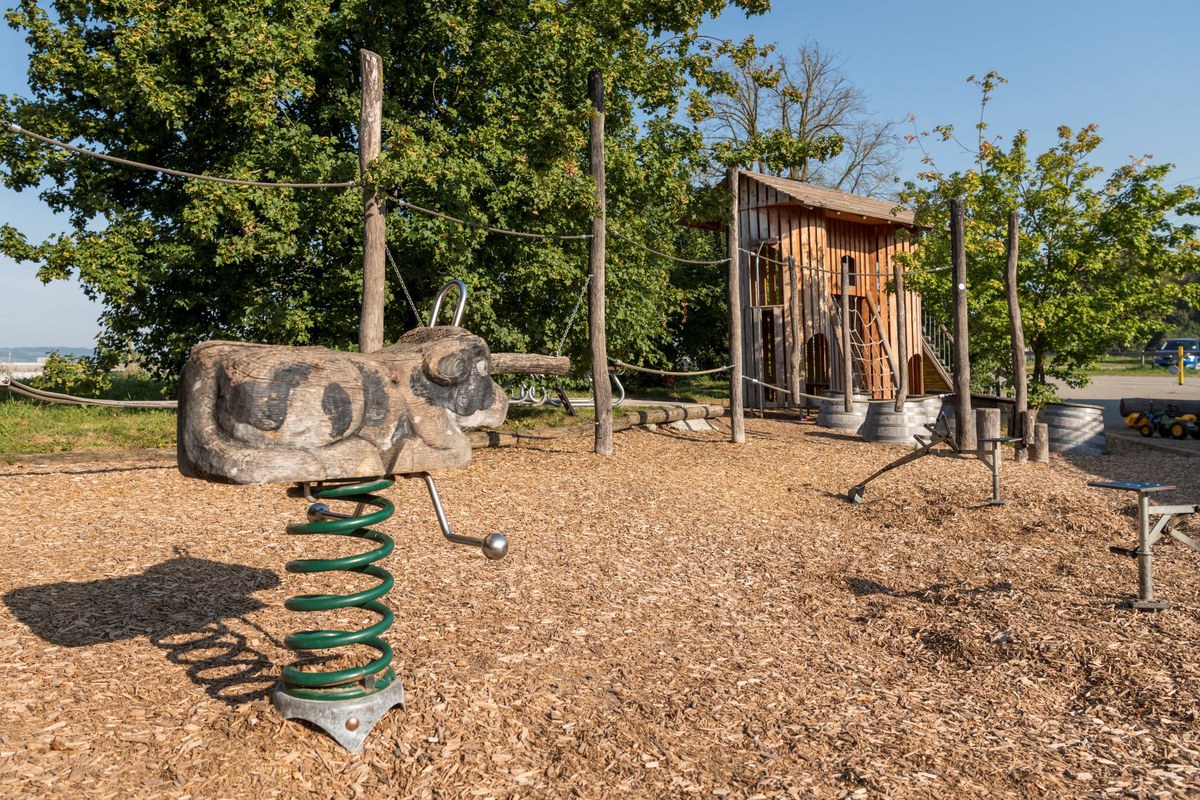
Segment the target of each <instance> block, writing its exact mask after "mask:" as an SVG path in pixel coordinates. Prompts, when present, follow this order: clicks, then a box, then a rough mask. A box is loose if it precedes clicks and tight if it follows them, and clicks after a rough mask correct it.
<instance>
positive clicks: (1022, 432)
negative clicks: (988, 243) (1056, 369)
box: [1004, 210, 1033, 461]
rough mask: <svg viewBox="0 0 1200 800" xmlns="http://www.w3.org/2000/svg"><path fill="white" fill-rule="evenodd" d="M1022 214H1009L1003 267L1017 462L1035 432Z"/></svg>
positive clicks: (1026, 451)
mask: <svg viewBox="0 0 1200 800" xmlns="http://www.w3.org/2000/svg"><path fill="white" fill-rule="evenodd" d="M1020 222H1021V215H1020V212H1018V211H1015V210H1014V211H1013V212H1012V213H1011V214H1009V215H1008V262H1007V263H1006V265H1005V268H1004V293H1005V295H1007V297H1008V319H1009V327H1010V329H1011V331H1012V375H1011V376H1010V378H1011V380H1012V383H1013V386H1014V387H1015V389H1016V401H1017V404H1016V407H1015V408H1014V409H1013V415H1012V428H1011V430H1009V434H1010V435H1012V436H1020V437H1021V438H1022V440H1023V441H1021V442H1018V443H1017V453H1016V458H1017V461H1025V460H1026V459H1027V458H1028V457H1029V451H1028V450H1027V449H1026V448H1028V447H1029V445H1031V444H1032V443H1033V431H1031V430H1026V429H1025V428H1024V427H1022V426H1023V423H1024V420H1025V412H1026V411H1028V410H1029V378H1028V377H1027V376H1026V374H1025V369H1026V367H1025V329H1024V328H1023V326H1022V325H1021V301H1020V298H1019V297H1018V296H1017V247H1018V231H1019V230H1020Z"/></svg>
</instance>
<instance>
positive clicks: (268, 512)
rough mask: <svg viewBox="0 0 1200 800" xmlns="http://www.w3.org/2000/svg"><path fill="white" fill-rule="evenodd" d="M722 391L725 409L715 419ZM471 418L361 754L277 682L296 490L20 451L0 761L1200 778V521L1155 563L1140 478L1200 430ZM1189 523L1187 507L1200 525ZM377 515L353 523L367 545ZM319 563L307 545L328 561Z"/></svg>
mask: <svg viewBox="0 0 1200 800" xmlns="http://www.w3.org/2000/svg"><path fill="white" fill-rule="evenodd" d="M719 424H720V423H719ZM747 428H748V431H749V434H750V439H749V442H748V444H747V445H745V446H742V447H738V446H734V445H731V444H729V443H728V434H727V432H725V431H716V432H712V433H691V432H686V433H684V432H677V431H668V430H666V429H662V430H657V431H650V430H645V429H636V430H631V431H627V432H624V433H621V434H619V435H618V436H617V437H616V454H615V456H613V457H612V458H610V459H603V458H598V457H596V456H593V455H591V454H590V452H589V449H590V440H584V439H580V438H563V439H557V440H553V441H546V442H540V443H531V444H527V445H524V446H521V447H516V448H507V449H500V450H486V451H477V452H476V453H475V456H474V461H473V462H472V464H471V465H470V466H469V467H468V468H466V469H463V470H458V471H451V472H446V473H445V474H444V475H442V476H439V485H440V488H441V492H442V497H443V500H444V501H445V503H446V508H447V512H448V514H449V516H450V521H451V523H452V524H453V525H454V527H455V528H456V530H457V531H458V532H460V533H466V534H472V535H481V534H486V533H488V532H491V531H495V530H499V531H504V532H505V533H507V534H508V536H509V539H510V542H511V552H510V554H509V557H508V558H507V559H506V560H504V561H501V562H494V563H493V562H488V561H486V560H484V559H483V558H482V557H481V556H480V555H479V554H478V552H476V551H472V550H470V549H467V548H463V547H458V546H454V545H450V544H448V543H446V542H445V541H444V540H443V539H442V537H441V535H440V533H439V532H438V529H437V527H436V522H435V520H434V517H433V512H432V509H431V507H430V505H429V502H428V498H427V496H426V495H425V494H424V487H423V486H422V485H420V484H419V483H417V482H415V481H409V480H400V481H398V482H397V485H396V486H395V487H393V488H392V489H390V490H388V491H387V492H386V494H387V496H388V497H390V498H391V499H393V500H394V501H395V502H396V504H397V507H398V509H399V512H398V513H397V515H396V517H395V518H393V520H392V521H390V522H389V523H387V525H386V526H385V529H386V530H387V531H388V532H390V533H392V534H394V535H395V536H396V538H397V541H398V545H397V550H396V553H395V555H394V556H393V557H392V558H391V559H389V561H388V562H387V563H388V564H389V566H390V568H391V570H392V571H393V572H394V573H395V574H396V577H397V587H396V590H395V591H394V592H393V593H392V594H391V595H390V596H389V603H390V605H391V606H392V607H393V608H394V609H395V610H396V612H397V623H396V625H395V627H394V628H393V629H392V631H391V632H390V633H389V634H388V639H389V640H390V641H391V642H392V644H393V645H394V647H395V650H396V654H397V660H396V664H397V670H398V672H399V674H400V675H401V677H402V679H403V681H404V684H405V688H406V691H407V695H408V708H407V710H404V709H400V708H397V709H394V710H393V711H392V712H391V713H389V714H388V715H387V716H385V717H384V719H383V720H382V721H381V722H380V724H379V725H378V726H377V727H376V728H375V730H374V732H373V733H372V734H371V736H370V738H369V739H368V740H367V745H366V749H365V751H364V752H362V753H360V754H351V753H347V752H345V751H344V750H342V749H341V748H340V747H339V746H338V745H337V744H335V743H334V742H333V741H332V740H330V739H329V738H328V737H326V736H324V735H323V734H321V733H319V732H317V731H316V730H314V729H311V728H309V727H306V726H305V725H303V724H300V723H296V722H283V721H281V720H280V719H279V718H278V716H277V714H276V713H275V712H274V710H273V708H272V707H271V705H270V701H269V692H270V690H271V688H272V686H273V684H274V683H275V681H276V680H277V676H278V671H279V668H280V666H282V665H284V664H287V663H289V662H291V661H292V655H291V654H290V653H289V652H288V651H287V650H286V649H284V648H283V647H282V645H281V640H282V638H283V636H284V635H285V634H287V633H290V632H291V631H294V630H297V629H302V628H307V627H312V626H313V622H312V619H311V615H308V616H306V615H300V614H295V613H292V612H289V611H286V610H284V609H283V607H282V604H283V600H284V598H285V597H287V596H290V595H294V594H300V593H303V592H305V591H313V590H314V589H316V588H317V587H318V586H319V587H320V588H322V589H324V588H333V587H337V586H340V585H342V581H341V580H339V578H338V577H337V576H325V578H324V579H323V580H324V582H321V580H322V579H309V578H302V577H300V576H294V575H288V574H286V573H284V572H283V564H284V563H285V562H286V561H288V560H289V559H292V558H296V557H303V556H313V555H318V554H325V553H329V552H332V550H331V549H330V545H328V544H326V543H325V542H321V541H316V540H314V539H313V538H307V539H306V538H304V537H292V536H286V535H284V533H283V528H284V526H285V525H286V524H287V523H288V522H295V521H301V520H302V518H303V512H304V508H305V502H304V501H303V500H299V499H294V498H288V497H286V496H285V494H284V490H283V487H280V486H266V487H233V486H218V485H210V484H206V483H203V482H199V481H193V480H187V479H184V478H182V477H180V476H179V474H178V473H177V472H176V471H175V470H174V468H173V467H172V466H171V465H169V464H162V463H145V464H138V463H120V464H92V465H82V464H77V465H70V464H68V465H48V466H41V467H39V466H38V465H36V464H28V463H22V464H17V465H9V466H3V467H0V509H2V511H3V513H2V514H0V553H2V554H3V557H2V558H0V598H2V600H3V603H2V604H0V675H2V676H3V681H2V682H0V721H2V723H0V797H87V798H109V797H112V798H129V797H139V798H140V797H147V798H149V797H153V798H225V797H228V798H269V797H322V798H324V797H339V798H357V797H404V798H407V797H412V798H489V797H490V798H568V797H582V798H673V797H696V798H713V797H715V798H725V797H730V798H757V799H758V800H762V799H763V798H796V797H800V798H803V797H817V798H841V797H850V798H874V797H890V798H926V797H956V798H962V797H1029V798H1034V797H1037V798H1040V797H1067V796H1069V797H1139V798H1150V797H1187V796H1191V797H1195V796H1197V795H1198V794H1200V719H1198V716H1197V714H1198V711H1200V648H1198V643H1200V554H1197V553H1193V552H1191V551H1189V550H1186V549H1185V548H1183V547H1182V546H1179V545H1177V544H1174V543H1164V544H1161V545H1160V546H1159V547H1158V549H1157V558H1156V568H1157V570H1156V587H1157V589H1158V593H1159V594H1160V595H1161V596H1163V597H1165V598H1166V599H1169V600H1170V601H1171V602H1172V603H1173V607H1172V608H1171V609H1170V610H1168V611H1165V612H1161V613H1137V612H1133V611H1130V610H1127V609H1125V608H1122V607H1121V603H1122V601H1126V600H1128V599H1129V598H1130V597H1131V596H1132V594H1133V593H1134V591H1135V590H1136V586H1137V570H1136V565H1135V563H1134V561H1133V560H1132V559H1130V558H1127V557H1122V556H1117V555H1113V554H1110V553H1109V552H1108V548H1109V546H1111V545H1121V546H1132V545H1133V544H1134V529H1135V528H1134V526H1135V520H1134V516H1133V508H1134V503H1133V496H1132V495H1127V494H1125V493H1120V492H1109V491H1103V490H1099V489H1093V488H1088V487H1087V486H1086V482H1087V481H1088V480H1093V479H1121V480H1150V481H1171V482H1178V483H1179V484H1180V490H1179V491H1178V492H1174V493H1171V494H1169V495H1166V496H1160V498H1159V499H1161V500H1163V501H1170V502H1185V501H1189V500H1190V501H1200V476H1197V474H1196V469H1195V462H1194V461H1193V460H1190V459H1186V458H1183V457H1178V456H1174V455H1170V454H1165V453H1162V452H1155V451H1146V450H1143V449H1141V448H1139V447H1137V446H1136V445H1135V444H1131V443H1126V442H1121V441H1117V442H1114V444H1113V446H1114V450H1115V452H1114V453H1112V454H1110V455H1104V456H1094V457H1088V458H1078V459H1073V460H1065V459H1062V458H1060V457H1058V456H1055V457H1054V460H1053V463H1052V464H1051V465H1039V464H1012V463H1007V464H1005V477H1004V495H1005V497H1006V498H1007V499H1008V501H1009V502H1008V504H1007V505H1006V506H1003V507H989V506H987V505H986V504H985V503H986V500H987V499H988V498H989V497H990V492H991V481H990V473H989V471H988V470H987V468H986V467H985V466H984V465H982V464H981V463H980V462H979V461H977V460H971V459H965V458H956V457H936V458H935V457H930V458H925V459H922V460H920V461H918V462H916V463H914V464H912V465H909V466H907V467H903V468H901V469H899V470H896V471H894V472H891V473H888V474H887V475H885V476H884V477H882V478H880V479H879V480H877V481H875V482H874V483H872V484H871V485H870V486H869V487H868V489H867V493H866V502H865V503H863V504H862V505H860V506H853V505H850V504H848V503H847V502H845V500H844V499H843V497H844V494H845V492H846V490H847V489H848V488H849V487H850V486H851V485H852V484H854V483H855V482H857V481H858V480H859V479H861V478H863V477H865V476H866V475H868V474H870V473H871V472H872V471H874V470H875V469H876V468H877V467H879V466H881V465H883V464H884V463H886V462H887V461H889V460H891V459H892V458H894V457H896V456H897V455H899V454H900V452H901V451H898V450H896V449H894V448H889V447H886V446H882V445H875V444H868V443H864V442H861V441H858V440H856V439H855V438H854V437H847V436H843V435H840V434H836V433H833V432H830V431H824V430H822V429H819V428H815V427H813V426H811V425H807V424H800V423H796V422H788V421H772V420H765V421H764V420H749V421H748V423H747ZM1193 532H1194V529H1193ZM359 549H362V548H359ZM314 581H316V582H315V583H314Z"/></svg>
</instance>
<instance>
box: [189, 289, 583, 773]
mask: <svg viewBox="0 0 1200 800" xmlns="http://www.w3.org/2000/svg"><path fill="white" fill-rule="evenodd" d="M452 288H457V289H458V290H459V300H458V306H457V307H456V309H455V312H454V317H453V321H452V323H451V324H450V325H435V323H436V320H437V316H438V311H439V310H440V307H441V303H442V300H443V299H444V298H445V296H446V292H447V291H448V290H449V289H452ZM465 304H466V286H465V285H463V284H462V282H460V281H454V282H452V283H451V284H448V285H447V286H446V287H445V288H443V289H442V291H441V293H439V294H438V297H437V300H436V302H435V303H434V308H433V313H432V314H431V316H430V321H429V326H428V327H424V328H417V329H415V330H411V331H409V332H408V333H406V334H404V335H403V336H401V337H400V339H399V340H398V341H397V342H396V343H395V344H393V345H392V346H390V347H386V348H384V349H382V350H380V351H378V352H375V353H365V354H364V353H344V352H336V351H333V350H327V349H325V348H323V347H280V346H271V345H260V344H244V343H240V342H220V341H210V342H203V343H201V344H199V345H197V346H196V347H195V348H193V350H192V354H191V357H190V358H189V359H188V362H187V364H186V366H185V367H184V370H183V375H182V379H181V386H180V396H179V439H178V441H179V444H178V449H179V469H180V472H182V473H183V474H184V475H186V476H188V477H192V478H201V479H204V480H208V481H214V482H219V483H234V484H243V485H244V484H264V483H295V484H298V486H297V488H295V489H294V490H292V491H291V492H289V494H291V495H292V496H303V497H304V498H306V499H308V500H309V501H310V505H309V507H308V513H307V521H306V522H304V523H295V524H291V525H288V526H287V532H288V533H289V534H293V535H300V536H312V535H319V536H340V537H351V538H352V539H354V540H356V541H360V542H361V543H362V544H363V545H369V546H371V547H372V548H373V549H371V550H368V551H366V552H362V553H357V554H354V555H350V556H344V557H338V558H308V559H297V560H295V561H291V562H289V563H288V564H287V566H286V569H287V571H288V572H292V573H305V574H307V573H322V572H349V573H354V574H355V575H357V576H363V577H364V578H366V579H368V581H367V582H368V583H372V582H373V583H374V585H373V586H369V587H368V588H367V589H363V590H361V591H354V592H352V593H349V594H309V595H300V596H297V597H292V598H289V599H288V600H287V601H286V602H285V604H284V605H285V607H286V608H288V609H290V610H292V611H297V612H302V613H303V612H333V613H334V615H336V616H338V617H339V618H340V617H341V616H342V615H343V614H345V613H347V610H350V613H352V614H354V616H355V617H357V616H359V615H362V614H363V613H365V614H367V615H374V616H376V617H378V619H377V620H375V621H373V622H372V623H371V624H366V626H365V627H363V628H361V629H358V630H342V629H317V630H303V631H298V632H296V633H293V634H292V635H290V636H287V637H286V638H285V639H284V644H285V645H287V646H288V647H289V648H290V649H292V650H294V651H296V652H297V653H300V654H301V657H300V660H298V661H297V662H296V663H294V664H292V665H290V666H287V667H284V668H283V670H282V680H281V683H280V685H279V687H278V688H277V689H276V691H275V692H274V694H273V696H272V701H273V702H274V704H275V707H276V709H278V711H279V713H280V714H281V715H282V716H283V717H284V718H286V719H293V718H298V719H303V720H306V721H308V722H311V723H313V724H315V725H317V726H319V727H320V728H322V729H323V730H325V731H326V732H327V733H329V735H330V736H332V737H333V738H334V739H336V740H337V741H338V742H339V743H340V744H341V745H342V746H343V747H345V748H346V749H347V750H351V751H357V750H360V749H362V746H363V742H364V741H365V739H366V737H367V735H368V734H369V733H370V731H371V729H372V727H374V725H375V724H376V723H377V722H378V721H379V719H380V718H382V716H383V715H384V714H385V713H387V711H388V710H389V709H391V708H392V707H394V706H397V705H400V706H403V705H404V688H403V686H402V684H401V682H400V680H399V679H398V678H397V676H396V673H395V670H393V669H392V666H391V662H392V656H393V654H392V649H391V647H390V645H389V644H388V643H387V642H386V641H385V640H384V638H383V634H384V633H385V632H386V631H387V630H388V629H389V628H390V627H391V625H392V623H393V621H394V617H393V614H392V611H391V610H390V609H389V608H388V607H387V606H386V605H385V604H384V603H383V602H382V599H383V597H384V596H385V595H386V594H387V593H388V591H389V590H391V588H392V587H393V585H394V579H393V577H392V575H391V574H390V573H389V572H388V571H387V570H386V569H384V568H383V566H382V565H381V563H380V562H382V561H383V559H385V558H386V557H387V556H388V555H390V554H391V553H392V551H393V549H394V547H395V543H394V541H393V540H392V538H391V537H390V536H388V535H386V534H384V533H382V532H380V531H378V530H375V529H374V527H373V526H375V525H378V524H379V523H381V522H383V521H384V520H386V519H388V518H389V517H391V515H392V513H393V511H394V508H393V506H392V503H391V501H390V500H387V499H385V498H384V497H381V496H379V495H378V494H375V492H378V491H380V490H382V489H386V488H388V487H390V486H391V485H392V484H393V483H394V479H395V478H396V477H397V476H400V477H406V478H419V479H421V480H422V481H423V482H424V484H425V487H426V488H427V489H428V492H429V497H430V500H431V501H432V503H433V508H434V513H435V515H436V517H437V522H438V525H439V527H440V528H441V530H442V534H443V535H444V536H445V537H446V538H447V539H449V540H450V541H452V542H455V543H457V544H465V545H470V546H473V547H478V548H480V550H481V551H482V553H483V555H484V556H486V557H487V558H489V559H500V558H503V557H504V555H505V553H506V552H507V550H508V540H507V539H506V538H505V537H504V535H503V534H499V533H493V534H491V535H489V536H486V537H484V538H475V537H471V536H462V535H459V534H456V533H454V532H453V531H452V530H451V529H450V524H449V522H448V521H447V519H446V514H445V511H444V510H443V508H442V503H441V499H440V498H439V496H438V493H437V487H436V485H435V484H434V480H433V477H432V476H431V475H430V474H429V473H430V471H432V470H436V469H443V468H448V467H462V466H466V465H467V464H468V463H469V462H470V460H471V445H470V442H469V440H468V439H467V437H466V435H465V434H464V430H467V429H470V428H476V427H484V426H486V427H495V426H498V425H500V424H501V423H502V422H503V421H504V417H505V415H506V414H507V411H508V397H507V395H505V393H504V392H503V391H502V390H501V389H500V387H499V386H497V385H496V383H495V382H494V381H493V380H492V375H495V374H500V373H523V374H543V375H544V374H552V375H561V374H565V373H566V372H567V371H568V369H569V368H570V362H569V361H568V359H566V358H557V357H554V358H552V357H545V356H527V355H521V354H515V353H496V354H493V353H491V352H490V350H489V349H488V346H487V343H486V342H484V340H483V339H481V338H479V337H478V336H475V335H474V334H472V333H470V332H469V331H466V330H464V329H462V328H460V327H458V325H459V323H460V322H461V320H462V315H463V310H464V307H465ZM331 503H333V504H337V503H344V504H349V505H348V508H349V509H353V510H352V511H350V513H342V512H335V511H333V510H331V509H330V504H331ZM364 512H365V513H364ZM361 582H362V581H361V580H356V581H355V583H356V584H358V583H361ZM340 624H345V623H340ZM348 648H355V649H354V650H353V651H351V650H350V649H348ZM363 648H366V649H367V650H374V651H375V653H376V657H373V658H371V659H370V660H369V661H368V660H367V659H366V658H364V657H362V655H361V652H362V649H363ZM339 650H340V651H341V652H338V651H339ZM334 661H336V662H337V666H338V667H340V668H337V669H328V668H327V667H329V666H330V662H334ZM363 661H366V662H367V663H361V662H363ZM346 664H349V665H348V666H344V665H346Z"/></svg>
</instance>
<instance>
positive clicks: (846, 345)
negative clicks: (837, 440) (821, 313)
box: [842, 256, 854, 411]
mask: <svg viewBox="0 0 1200 800" xmlns="http://www.w3.org/2000/svg"><path fill="white" fill-rule="evenodd" d="M842 384H843V387H842V388H843V389H844V392H843V394H845V398H844V400H845V410H846V411H851V410H853V408H854V355H853V353H851V352H850V261H849V260H848V259H847V258H846V257H845V256H842Z"/></svg>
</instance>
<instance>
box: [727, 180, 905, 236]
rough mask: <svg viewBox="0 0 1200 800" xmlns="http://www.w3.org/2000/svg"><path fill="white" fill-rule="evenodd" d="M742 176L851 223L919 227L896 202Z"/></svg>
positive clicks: (803, 184)
mask: <svg viewBox="0 0 1200 800" xmlns="http://www.w3.org/2000/svg"><path fill="white" fill-rule="evenodd" d="M739 174H741V175H743V176H745V177H746V178H748V179H750V180H752V181H756V182H758V183H761V184H763V185H764V186H770V187H771V188H772V189H774V190H775V191H777V192H779V193H781V194H784V195H787V196H788V197H790V198H791V199H793V200H795V201H796V202H797V203H799V204H800V205H803V206H807V207H809V208H820V209H824V210H826V211H831V212H833V213H834V215H835V216H840V217H843V218H846V219H849V220H853V219H854V218H855V217H859V218H860V219H862V220H864V221H865V220H868V219H869V220H879V221H882V222H894V223H897V224H900V225H910V226H916V218H915V216H914V214H913V212H912V211H910V210H908V209H906V208H899V207H898V206H897V205H896V204H895V203H892V202H889V201H887V200H876V199H875V198H873V197H861V196H859V195H856V194H849V193H847V192H839V191H838V190H837V189H826V188H824V187H823V186H813V185H812V184H811V183H801V182H800V181H793V180H789V179H788V178H776V177H775V176H773V175H763V174H762V173H760V172H749V171H742V172H740V173H739Z"/></svg>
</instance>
